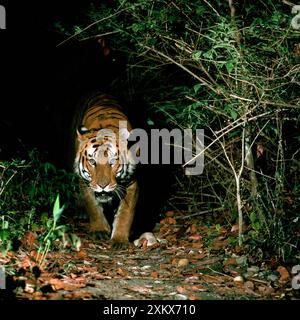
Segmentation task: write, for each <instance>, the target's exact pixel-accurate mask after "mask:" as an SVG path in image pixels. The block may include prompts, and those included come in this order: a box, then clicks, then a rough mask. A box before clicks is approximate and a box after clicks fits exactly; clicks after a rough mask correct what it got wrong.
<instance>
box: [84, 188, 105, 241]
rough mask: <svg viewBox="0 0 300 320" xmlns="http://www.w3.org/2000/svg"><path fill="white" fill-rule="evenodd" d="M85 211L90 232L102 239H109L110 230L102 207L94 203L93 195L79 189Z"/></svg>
mask: <svg viewBox="0 0 300 320" xmlns="http://www.w3.org/2000/svg"><path fill="white" fill-rule="evenodd" d="M81 191H82V194H83V199H84V205H85V209H86V211H87V213H88V215H89V218H90V231H91V232H93V233H97V235H99V236H100V237H102V238H109V235H110V232H111V228H110V225H109V223H108V222H107V220H106V218H105V216H104V213H103V208H102V205H99V204H98V203H97V202H96V199H95V196H94V193H93V192H92V191H91V190H90V189H89V188H87V187H83V190H82V188H81Z"/></svg>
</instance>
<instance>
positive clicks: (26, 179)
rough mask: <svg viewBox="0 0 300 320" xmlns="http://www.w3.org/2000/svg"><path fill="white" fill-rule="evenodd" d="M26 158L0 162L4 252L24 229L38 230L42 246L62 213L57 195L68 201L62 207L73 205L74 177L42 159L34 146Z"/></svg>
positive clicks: (0, 238)
mask: <svg viewBox="0 0 300 320" xmlns="http://www.w3.org/2000/svg"><path fill="white" fill-rule="evenodd" d="M29 159H30V160H28V161H26V160H13V161H11V162H8V161H6V162H0V216H1V223H0V248H1V250H2V251H4V252H5V251H7V250H11V249H13V248H16V247H17V246H18V244H19V241H20V240H22V238H23V236H24V234H25V233H26V232H27V231H32V232H36V233H38V235H39V237H40V245H41V248H42V247H43V246H44V245H43V242H44V240H45V241H46V240H47V238H50V235H53V234H54V233H55V232H56V231H58V229H59V228H58V226H57V225H56V224H55V223H54V222H56V221H57V220H58V212H59V213H60V214H61V213H62V211H60V210H58V208H57V206H59V203H58V202H57V201H58V200H57V199H58V195H61V198H62V199H63V203H64V204H65V205H66V206H67V205H69V206H68V208H67V210H66V211H69V212H70V211H72V205H74V199H75V197H74V196H75V193H76V186H77V183H76V178H75V177H74V176H73V175H72V174H68V173H66V172H65V171H64V170H58V169H56V168H55V167H54V166H53V165H52V164H50V163H47V162H43V160H42V157H41V155H40V154H39V153H38V152H37V151H36V150H35V151H32V152H31V153H30V155H29ZM54 204H55V206H54ZM53 206H54V208H53V209H52V207H53ZM50 227H51V228H52V229H53V230H52V229H51V228H50ZM61 228H62V226H60V229H61ZM64 229H66V227H65V226H64ZM51 230H52V232H50V231H51ZM49 232H50V233H51V234H50V235H49ZM47 234H48V236H47ZM57 236H61V234H60V235H58V234H57ZM44 238H45V239H44ZM52 238H53V237H52ZM52 240H53V239H52ZM48 245H49V243H48Z"/></svg>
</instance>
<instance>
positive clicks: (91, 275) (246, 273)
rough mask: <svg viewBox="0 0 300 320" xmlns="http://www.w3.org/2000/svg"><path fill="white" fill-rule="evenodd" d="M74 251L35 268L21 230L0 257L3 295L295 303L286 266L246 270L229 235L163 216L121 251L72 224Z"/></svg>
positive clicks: (32, 249)
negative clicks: (16, 240) (16, 242)
mask: <svg viewBox="0 0 300 320" xmlns="http://www.w3.org/2000/svg"><path fill="white" fill-rule="evenodd" d="M77 231H78V235H80V239H81V242H80V247H79V246H78V247H77V248H75V249H73V248H72V247H64V246H63V244H61V246H59V245H58V247H57V249H53V250H52V251H49V252H48V253H47V255H46V256H45V257H44V261H43V264H42V265H41V264H40V263H39V253H38V250H37V247H38V245H37V235H36V234H35V233H32V232H27V233H26V234H25V236H24V238H23V239H22V241H21V246H20V248H19V249H18V250H17V251H9V252H8V253H6V255H3V254H0V263H1V265H4V266H5V268H6V272H7V274H8V278H9V281H8V288H7V289H8V290H11V291H12V292H13V295H14V296H15V298H17V299H28V300H53V299H55V300H57V299H58V300H78V299H80V300H94V299H100V300H115V299H128V300H137V299H138V300H141V299H149V300H151V299H155V300H165V299H168V300H206V299H214V300H215V299H222V300H223V299H247V300H248V299H297V298H299V297H298V296H297V294H298V295H299V293H297V292H296V290H293V289H292V288H291V280H292V277H291V272H290V270H289V267H287V266H283V265H280V264H279V262H278V263H277V262H276V261H272V262H271V263H269V264H266V263H265V262H263V263H258V264H257V265H252V264H250V261H251V259H250V257H249V256H247V255H246V254H244V255H243V254H242V252H241V251H240V249H239V248H237V249H236V250H235V249H234V248H233V247H232V246H230V244H229V242H230V241H229V237H230V236H231V235H232V232H234V231H231V230H230V229H228V230H227V229H226V228H225V227H223V226H222V227H221V228H218V230H216V227H215V226H203V225H202V226H201V225H200V224H199V221H197V220H196V219H190V220H188V221H186V220H184V222H183V220H181V219H180V216H179V217H177V216H176V212H167V214H166V218H164V219H163V220H161V221H160V223H159V224H157V226H156V228H155V230H154V235H155V238H153V234H150V233H147V234H144V235H142V236H141V237H140V239H138V240H137V241H136V242H135V245H133V244H131V245H130V247H129V248H128V249H127V250H121V251H117V250H111V246H110V243H109V241H101V242H99V241H95V240H93V239H90V238H89V237H88V234H87V232H86V227H85V225H83V226H79V228H78V230H77Z"/></svg>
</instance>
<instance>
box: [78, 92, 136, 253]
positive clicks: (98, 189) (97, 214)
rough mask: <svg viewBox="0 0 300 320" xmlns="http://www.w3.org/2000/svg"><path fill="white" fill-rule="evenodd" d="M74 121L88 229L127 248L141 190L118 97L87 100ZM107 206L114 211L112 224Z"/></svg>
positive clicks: (101, 94)
mask: <svg viewBox="0 0 300 320" xmlns="http://www.w3.org/2000/svg"><path fill="white" fill-rule="evenodd" d="M77 122H78V124H79V125H78V126H77V130H76V138H75V150H74V151H75V159H74V172H75V173H76V174H77V175H78V176H79V193H80V195H81V199H82V201H83V205H84V207H85V210H86V211H87V213H88V215H89V220H90V231H91V232H92V233H94V234H95V233H96V234H97V235H98V236H99V237H100V238H103V239H109V238H110V240H111V243H112V247H113V248H115V249H122V248H126V247H128V245H129V235H130V229H131V225H132V222H133V218H134V214H135V208H136V204H137V200H138V194H139V188H138V183H137V179H136V174H135V173H136V166H137V164H136V162H135V161H134V156H133V153H132V152H131V151H130V149H129V148H128V137H129V135H130V132H131V130H132V125H131V124H130V122H129V120H128V118H127V116H126V115H125V113H124V112H123V108H122V107H121V106H120V104H119V102H118V101H117V99H116V98H114V97H112V96H110V95H107V94H103V93H97V94H95V95H94V96H93V97H92V98H90V99H88V101H87V102H86V103H85V105H84V108H83V112H82V114H81V115H80V116H79V119H78V120H77ZM121 124H122V126H121ZM106 204H111V205H113V206H114V209H115V210H114V212H116V213H115V215H114V216H113V222H112V227H111V225H110V223H109V222H108V219H107V217H106V215H105V214H104V206H105V205H106Z"/></svg>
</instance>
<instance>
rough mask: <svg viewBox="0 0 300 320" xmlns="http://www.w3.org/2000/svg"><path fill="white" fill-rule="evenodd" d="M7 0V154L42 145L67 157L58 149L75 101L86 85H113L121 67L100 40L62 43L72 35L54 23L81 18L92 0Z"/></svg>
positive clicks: (3, 37)
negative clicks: (106, 54) (105, 55)
mask: <svg viewBox="0 0 300 320" xmlns="http://www.w3.org/2000/svg"><path fill="white" fill-rule="evenodd" d="M1 4H2V5H3V6H5V8H6V15H7V28H6V30H1V34H0V46H1V47H0V48H1V56H0V57H1V100H0V103H1V118H0V119H1V122H0V128H1V129H0V130H1V137H2V138H1V140H4V141H1V144H0V145H1V153H0V155H1V158H9V157H11V156H14V155H15V153H17V154H20V155H21V156H22V151H25V150H22V149H24V148H25V149H26V147H28V148H32V147H38V148H42V149H44V150H45V151H47V152H49V157H50V160H53V161H54V162H57V161H58V162H61V159H57V156H56V153H57V151H58V150H60V149H61V148H64V146H63V143H66V141H63V140H62V139H61V135H62V134H64V132H63V130H64V129H65V126H66V124H67V123H68V121H70V117H71V113H72V111H73V108H74V106H75V105H76V103H77V102H78V100H79V99H80V97H81V95H83V94H84V93H85V91H86V90H92V89H100V90H103V91H109V84H110V82H111V81H112V79H113V78H114V77H115V76H117V75H116V73H115V71H114V70H120V68H121V67H120V66H118V67H117V68H115V66H113V65H112V64H110V59H108V58H107V59H103V57H102V56H101V48H100V47H99V45H98V44H97V43H96V42H95V41H91V42H86V43H83V44H80V45H79V44H78V42H77V41H76V40H75V41H69V42H68V43H67V44H66V45H63V46H61V47H56V46H57V44H58V43H59V42H61V41H62V40H64V39H66V36H65V35H62V34H60V33H59V32H58V31H57V30H56V29H55V27H54V23H55V22H58V21H59V22H62V23H63V24H64V25H71V26H72V25H73V24H76V22H77V21H78V19H82V16H83V14H82V12H84V10H85V9H87V8H88V6H89V5H90V2H89V1H82V0H81V1H76V2H70V1H58V0H54V1H22V2H21V1H20V2H15V1H14V2H12V1H10V3H8V1H2V2H1ZM80 14H81V15H80ZM81 21H82V20H81ZM3 138H4V139H3ZM22 144H23V145H22ZM25 152H26V151H25ZM63 161H64V160H63ZM59 165H61V163H59Z"/></svg>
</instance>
